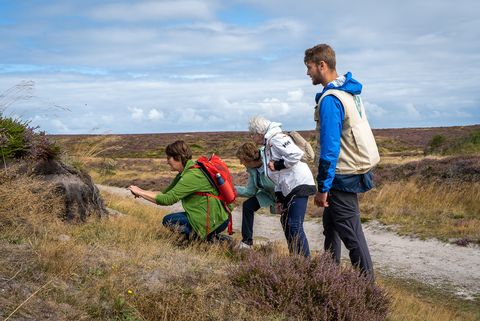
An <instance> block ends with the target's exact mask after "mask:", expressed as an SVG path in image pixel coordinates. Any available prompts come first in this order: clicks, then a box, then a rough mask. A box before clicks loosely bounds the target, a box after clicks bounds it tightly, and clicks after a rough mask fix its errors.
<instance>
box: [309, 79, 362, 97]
mask: <svg viewBox="0 0 480 321" xmlns="http://www.w3.org/2000/svg"><path fill="white" fill-rule="evenodd" d="M329 89H338V90H343V91H346V92H348V93H350V94H352V95H360V94H361V93H362V84H361V83H359V82H358V81H356V80H355V79H353V78H352V73H351V72H347V73H346V74H345V75H343V76H340V77H338V78H337V79H335V80H333V81H331V82H329V83H328V85H326V86H325V87H323V90H322V92H321V93H317V95H316V96H315V102H317V103H318V101H319V100H320V97H322V95H323V93H324V92H326V91H327V90H329Z"/></svg>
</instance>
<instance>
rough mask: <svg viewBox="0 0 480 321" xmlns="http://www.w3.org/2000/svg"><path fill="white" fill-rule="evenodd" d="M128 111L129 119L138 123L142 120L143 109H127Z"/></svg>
mask: <svg viewBox="0 0 480 321" xmlns="http://www.w3.org/2000/svg"><path fill="white" fill-rule="evenodd" d="M128 110H130V111H131V114H130V115H131V117H132V118H133V119H134V120H136V121H140V120H142V119H143V109H141V108H137V107H129V108H128Z"/></svg>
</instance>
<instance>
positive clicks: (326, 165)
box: [315, 72, 373, 193]
mask: <svg viewBox="0 0 480 321" xmlns="http://www.w3.org/2000/svg"><path fill="white" fill-rule="evenodd" d="M328 89H338V90H343V91H346V92H348V93H350V94H352V95H360V93H361V92H362V84H361V83H359V82H358V81H356V80H355V79H353V78H352V74H351V73H350V72H348V73H346V74H345V75H344V76H341V77H338V78H337V79H335V80H333V81H332V82H330V83H328V85H327V86H325V87H324V88H323V91H322V92H321V93H317V95H316V96H315V102H316V103H317V104H318V101H319V100H320V98H321V97H322V95H323V94H324V93H325V92H326V91H327V90H328ZM344 119H345V110H344V108H343V105H342V103H341V101H340V100H339V99H338V98H337V97H335V96H333V95H328V96H326V97H325V98H324V99H323V100H322V103H321V106H320V148H321V150H320V162H319V165H318V175H317V185H318V191H320V192H322V193H324V192H328V191H329V190H330V189H331V188H333V189H336V190H340V191H345V192H352V193H362V192H366V191H368V190H369V189H371V188H372V187H373V180H372V173H371V172H368V173H366V174H358V175H341V174H336V175H335V168H336V166H337V160H338V155H339V154H340V138H341V136H342V126H343V121H344Z"/></svg>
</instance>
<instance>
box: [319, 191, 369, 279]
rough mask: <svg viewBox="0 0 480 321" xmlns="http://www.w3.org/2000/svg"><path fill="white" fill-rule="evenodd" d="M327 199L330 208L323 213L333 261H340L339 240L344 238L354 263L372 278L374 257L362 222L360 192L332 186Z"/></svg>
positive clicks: (327, 247)
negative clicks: (335, 188) (342, 189)
mask: <svg viewBox="0 0 480 321" xmlns="http://www.w3.org/2000/svg"><path fill="white" fill-rule="evenodd" d="M327 200H328V203H329V207H326V208H325V210H324V212H323V234H324V235H325V245H324V248H325V251H331V252H332V255H333V258H334V260H335V261H336V262H337V263H340V255H341V243H340V240H341V241H343V244H345V247H346V248H347V249H348V250H349V252H350V253H349V254H350V261H351V262H352V265H354V266H355V267H358V268H359V269H360V271H361V272H362V273H364V274H365V276H367V277H368V278H369V279H371V280H372V281H373V280H374V275H373V265H372V259H371V258H370V252H369V251H368V245H367V241H366V240H365V235H364V234H363V230H362V224H361V223H360V208H359V206H358V196H357V194H356V193H349V192H343V191H338V190H334V189H331V190H330V192H329V194H328V199H327Z"/></svg>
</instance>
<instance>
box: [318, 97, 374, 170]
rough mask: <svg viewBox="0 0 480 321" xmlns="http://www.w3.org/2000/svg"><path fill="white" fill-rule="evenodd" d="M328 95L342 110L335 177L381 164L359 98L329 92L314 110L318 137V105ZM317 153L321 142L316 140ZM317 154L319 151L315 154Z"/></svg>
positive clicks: (320, 101)
mask: <svg viewBox="0 0 480 321" xmlns="http://www.w3.org/2000/svg"><path fill="white" fill-rule="evenodd" d="M328 95H333V96H335V97H337V98H338V99H339V100H340V101H341V103H342V105H343V108H344V110H345V119H344V121H343V127H342V136H341V139H340V155H339V156H338V161H337V167H336V169H335V173H337V174H363V173H366V172H368V171H369V170H370V169H371V168H372V167H374V166H375V165H377V164H378V162H379V161H380V155H379V154H378V149H377V144H376V143H375V137H373V133H372V130H371V129H370V125H369V124H368V120H367V115H366V113H365V108H364V106H363V103H362V99H361V98H360V96H359V95H351V94H349V93H347V92H345V91H342V90H337V89H329V90H327V91H326V92H325V93H324V94H323V95H322V98H321V99H320V100H319V102H318V104H317V106H316V107H315V116H314V118H315V122H316V123H317V135H319V133H320V104H321V103H322V100H323V98H325V97H326V96H328ZM317 143H318V149H317V151H320V139H319V137H318V139H317ZM316 154H317V155H318V154H319V153H318V152H317V153H316Z"/></svg>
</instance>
